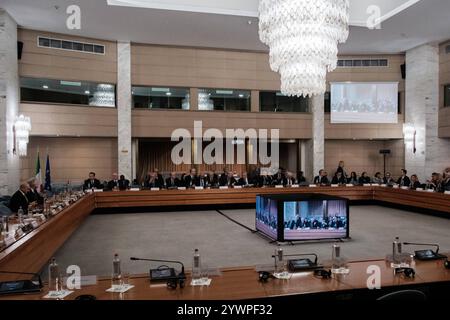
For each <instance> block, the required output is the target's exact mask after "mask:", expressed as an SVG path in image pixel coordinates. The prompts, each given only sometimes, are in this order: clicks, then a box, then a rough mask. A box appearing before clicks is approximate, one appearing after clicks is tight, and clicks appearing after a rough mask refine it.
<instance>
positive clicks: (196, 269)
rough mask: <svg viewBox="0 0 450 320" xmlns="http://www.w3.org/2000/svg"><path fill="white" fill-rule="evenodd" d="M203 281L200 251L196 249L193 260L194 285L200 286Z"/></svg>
mask: <svg viewBox="0 0 450 320" xmlns="http://www.w3.org/2000/svg"><path fill="white" fill-rule="evenodd" d="M200 279H201V264H200V253H199V252H198V249H195V252H194V257H193V259H192V283H193V284H198V283H199V282H200Z"/></svg>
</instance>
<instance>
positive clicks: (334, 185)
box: [331, 184, 339, 188]
mask: <svg viewBox="0 0 450 320" xmlns="http://www.w3.org/2000/svg"><path fill="white" fill-rule="evenodd" d="M331 186H332V187H333V188H337V187H339V185H338V184H332V185H331Z"/></svg>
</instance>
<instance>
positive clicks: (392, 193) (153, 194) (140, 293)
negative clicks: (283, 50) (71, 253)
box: [0, 186, 450, 299]
mask: <svg viewBox="0 0 450 320" xmlns="http://www.w3.org/2000/svg"><path fill="white" fill-rule="evenodd" d="M274 193H321V194H326V195H332V196H340V197H344V198H347V199H349V200H351V201H370V202H371V203H372V204H373V203H374V201H375V202H377V201H379V202H380V203H383V204H387V205H400V206H407V207H410V208H415V209H426V210H428V211H435V212H439V213H441V214H443V215H445V214H449V217H450V195H448V194H441V193H435V192H433V193H431V192H426V191H414V190H404V189H399V188H397V189H395V188H390V187H382V186H367V187H366V186H354V187H345V186H342V187H300V188H242V189H237V188H236V189H204V190H194V189H188V190H160V191H110V192H94V193H90V194H86V195H85V196H83V197H82V198H80V199H79V200H78V201H76V202H75V203H73V204H71V205H70V206H68V207H66V208H64V209H63V210H62V211H61V212H59V213H58V214H57V215H56V216H54V217H52V218H51V219H48V220H47V221H46V222H45V223H43V224H42V225H40V226H39V227H37V228H36V229H35V230H33V231H31V232H30V233H28V234H26V235H25V236H23V237H22V238H20V239H19V240H17V241H16V242H15V243H13V244H11V245H10V246H8V247H6V248H5V249H3V250H2V251H1V252H0V270H9V271H20V272H33V273H37V272H40V270H42V268H43V267H44V266H45V265H46V264H47V263H48V261H49V259H51V257H52V256H53V255H54V253H55V252H56V251H57V250H58V249H59V248H60V247H61V246H62V245H63V243H64V242H65V241H66V240H67V239H68V238H69V237H70V235H71V234H72V233H73V232H74V231H75V230H76V229H77V228H78V227H79V226H80V225H81V224H82V223H83V221H84V220H85V219H86V218H87V217H88V216H89V215H90V214H91V213H92V212H93V211H94V210H95V209H102V210H104V211H105V210H106V211H107V210H108V208H115V209H118V208H145V207H164V206H191V205H195V206H199V205H200V206H201V205H206V206H215V205H227V204H236V205H238V204H247V205H248V204H253V203H255V200H256V195H258V194H274ZM377 258H380V257H377ZM370 264H377V265H379V266H380V267H381V269H382V271H383V274H384V276H383V279H384V281H386V283H385V285H388V286H398V285H403V284H405V285H408V284H412V281H411V280H408V279H403V278H401V277H400V278H399V277H395V276H393V275H392V271H391V269H390V268H389V267H388V266H386V263H385V262H384V260H373V261H369V262H368V261H360V262H356V261H355V262H351V263H350V265H353V268H354V271H353V272H351V275H350V276H349V277H347V278H346V279H345V280H342V279H341V280H339V279H333V281H330V282H323V281H322V282H320V281H319V282H317V281H316V280H317V279H315V278H314V277H312V276H310V277H302V281H303V282H302V284H295V282H293V281H292V280H291V281H290V282H287V283H284V284H283V283H282V282H277V281H279V280H276V281H274V282H271V283H270V284H266V285H262V284H260V283H258V282H257V281H254V280H255V279H256V278H255V277H256V276H257V274H256V273H255V270H254V268H245V267H243V268H233V269H224V270H222V274H223V276H221V277H219V278H218V279H216V280H215V281H214V287H217V290H213V289H207V290H202V291H201V292H197V291H196V290H195V288H185V289H183V290H184V291H183V292H182V293H180V292H177V293H175V292H171V291H168V290H167V289H166V288H161V287H160V286H156V287H154V288H152V286H150V288H149V284H148V278H147V277H146V276H135V277H132V280H131V282H135V283H134V284H135V286H136V287H135V288H136V289H135V290H134V291H131V292H129V293H127V294H126V297H127V298H129V299H246V298H263V297H273V296H282V295H291V294H303V293H306V292H308V293H314V292H332V291H336V290H337V291H341V290H342V291H345V290H353V289H358V288H359V287H361V288H364V287H365V285H366V280H365V279H366V278H367V274H366V267H367V266H368V265H370ZM416 268H417V276H416V278H415V279H414V280H413V282H414V283H415V284H420V283H434V282H440V283H446V282H450V270H448V269H444V268H443V262H442V261H438V262H436V261H434V262H419V263H418V264H417V266H416ZM439 269H441V272H436V270H439ZM420 270H423V272H420ZM0 278H1V279H2V280H3V279H4V278H5V275H1V277H0ZM7 278H8V279H14V278H16V279H17V278H23V276H22V277H21V276H12V275H9V276H8V277H7ZM250 279H251V280H250ZM108 285H110V281H109V280H104V282H102V281H101V280H100V281H98V283H97V285H95V286H91V287H86V288H83V289H82V290H81V293H82V292H84V291H86V292H91V293H96V296H97V297H98V298H104V299H112V298H114V297H113V296H112V294H111V293H106V292H105V290H106V289H105V288H103V287H104V286H108ZM233 286H235V287H236V288H234V289H235V290H232V289H233ZM247 286H248V287H247ZM237 289H239V290H238V291H236V290H237ZM81 293H80V294H81ZM41 296H43V295H39V294H38V295H30V296H26V298H29V299H39V298H41ZM10 298H14V297H10ZM17 298H19V299H20V298H24V296H17ZM69 299H70V297H69Z"/></svg>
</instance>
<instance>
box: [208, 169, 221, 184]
mask: <svg viewBox="0 0 450 320" xmlns="http://www.w3.org/2000/svg"><path fill="white" fill-rule="evenodd" d="M209 180H210V184H211V187H217V186H218V185H219V175H218V174H217V173H216V171H215V170H213V171H212V174H211V175H210V176H209Z"/></svg>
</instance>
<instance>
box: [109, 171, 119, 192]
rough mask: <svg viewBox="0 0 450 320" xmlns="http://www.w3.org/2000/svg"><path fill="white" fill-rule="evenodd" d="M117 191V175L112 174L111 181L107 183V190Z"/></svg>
mask: <svg viewBox="0 0 450 320" xmlns="http://www.w3.org/2000/svg"><path fill="white" fill-rule="evenodd" d="M118 189H119V175H118V174H117V173H113V174H112V179H111V180H110V181H108V190H118Z"/></svg>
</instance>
